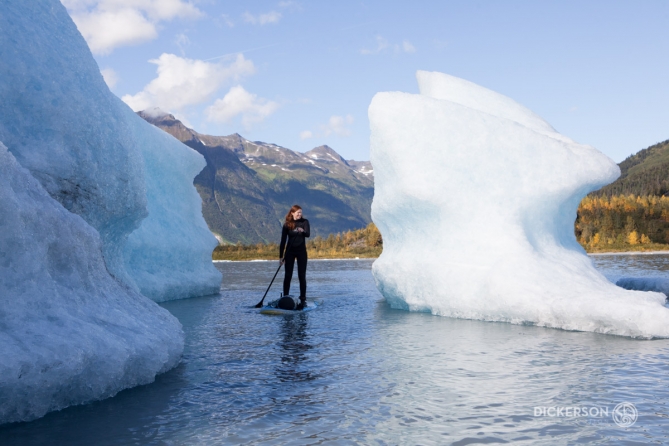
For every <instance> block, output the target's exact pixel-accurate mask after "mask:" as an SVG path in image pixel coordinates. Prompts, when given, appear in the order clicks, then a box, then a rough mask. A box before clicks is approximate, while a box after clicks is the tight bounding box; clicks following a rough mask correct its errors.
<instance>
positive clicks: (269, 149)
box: [137, 109, 374, 244]
mask: <svg viewBox="0 0 669 446" xmlns="http://www.w3.org/2000/svg"><path fill="white" fill-rule="evenodd" d="M137 114H138V115H139V116H140V117H142V118H143V119H144V120H146V121H147V122H149V123H151V124H153V125H154V126H156V127H158V128H160V129H162V130H164V131H165V132H167V133H169V134H171V135H172V136H174V137H175V138H177V139H178V140H180V141H181V142H183V143H184V144H186V145H187V146H189V147H191V148H193V149H194V150H196V151H198V152H199V153H200V154H202V155H203V156H204V158H205V160H206V162H207V166H206V167H205V168H204V169H203V171H202V172H201V173H200V174H199V175H197V176H196V178H195V180H194V184H195V187H196V189H197V191H198V193H199V194H200V196H201V198H202V213H203V215H204V217H205V221H206V222H207V224H208V225H209V228H210V229H211V231H212V232H213V233H214V235H216V237H217V238H218V239H219V242H220V243H224V244H234V243H237V242H241V243H244V244H249V243H258V242H270V241H276V240H277V239H278V237H280V233H281V225H282V222H283V220H284V218H285V213H286V212H287V210H288V209H289V208H290V206H292V205H293V204H295V203H299V204H300V205H301V206H302V207H304V208H305V216H306V217H307V218H309V220H310V222H311V224H312V233H313V235H321V236H327V235H328V234H331V233H337V232H343V231H347V230H352V229H358V228H362V227H365V226H366V225H367V224H369V223H370V222H371V201H372V197H373V194H374V177H373V169H372V167H371V163H370V162H369V161H355V160H345V159H344V158H343V157H341V155H339V154H338V153H337V152H336V151H335V150H334V149H332V148H331V147H329V146H319V147H315V148H314V149H312V150H310V151H308V152H306V153H300V152H295V151H293V150H291V149H288V148H285V147H282V146H279V145H277V144H272V143H265V142H262V141H249V140H247V139H245V138H244V137H242V136H241V135H239V134H238V133H233V134H231V135H227V136H214V135H206V134H201V133H199V132H197V131H195V130H193V129H190V128H188V127H187V126H185V125H184V124H183V123H182V122H181V121H179V120H178V119H176V118H175V117H174V116H173V115H171V114H169V113H165V112H163V111H161V110H159V109H152V110H146V111H140V112H138V113H137Z"/></svg>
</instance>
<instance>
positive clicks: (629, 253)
mask: <svg viewBox="0 0 669 446" xmlns="http://www.w3.org/2000/svg"><path fill="white" fill-rule="evenodd" d="M656 254H669V250H667V251H608V252H589V253H588V255H589V256H634V255H642V256H649V255H656Z"/></svg>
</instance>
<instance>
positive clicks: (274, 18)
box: [242, 11, 281, 25]
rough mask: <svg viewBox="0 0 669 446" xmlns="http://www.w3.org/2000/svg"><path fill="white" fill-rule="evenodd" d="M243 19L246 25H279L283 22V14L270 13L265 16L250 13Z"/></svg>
mask: <svg viewBox="0 0 669 446" xmlns="http://www.w3.org/2000/svg"><path fill="white" fill-rule="evenodd" d="M242 17H243V18H244V21H245V22H246V23H251V24H252V25H267V24H268V23H278V22H279V20H281V13H280V12H276V11H270V12H268V13H265V14H258V15H253V14H251V13H250V12H245V13H244V15H243V16H242Z"/></svg>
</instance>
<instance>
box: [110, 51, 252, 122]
mask: <svg viewBox="0 0 669 446" xmlns="http://www.w3.org/2000/svg"><path fill="white" fill-rule="evenodd" d="M149 62H150V63H152V64H155V65H157V66H158V68H157V70H156V71H157V73H158V76H157V77H156V78H155V79H153V80H152V81H151V82H149V83H148V84H147V85H146V86H145V87H144V89H143V90H142V91H140V92H139V93H137V94H135V95H125V96H123V98H122V99H123V101H124V102H125V103H126V104H128V105H129V106H130V108H132V109H133V110H135V111H139V110H145V109H147V108H150V107H160V108H162V109H164V110H167V111H169V112H170V113H175V112H179V111H180V110H182V109H183V108H184V107H187V106H189V105H195V104H200V103H202V102H205V101H207V100H208V99H210V98H211V96H212V95H213V94H214V93H216V91H218V89H219V88H221V87H222V86H223V85H224V84H226V83H227V84H229V83H232V82H238V81H239V80H240V79H242V78H243V77H244V76H249V75H251V74H253V73H254V72H255V67H254V65H253V62H252V61H250V60H247V59H245V58H244V56H243V55H242V54H239V55H238V56H237V58H236V59H235V60H234V61H232V62H231V63H229V64H225V62H218V63H212V62H205V61H202V60H193V59H186V58H183V57H179V56H176V55H174V54H162V55H161V56H160V57H159V58H158V59H152V60H150V61H149Z"/></svg>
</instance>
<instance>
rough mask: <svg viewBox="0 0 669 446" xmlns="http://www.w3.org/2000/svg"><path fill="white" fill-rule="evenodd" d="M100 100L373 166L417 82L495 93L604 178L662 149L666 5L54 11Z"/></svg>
mask: <svg viewBox="0 0 669 446" xmlns="http://www.w3.org/2000/svg"><path fill="white" fill-rule="evenodd" d="M62 2H63V4H65V6H66V7H67V8H68V11H69V12H70V15H71V16H72V17H73V19H74V20H75V23H77V26H78V27H79V29H80V31H81V32H82V34H83V35H84V37H85V38H86V40H87V41H88V43H89V46H90V47H91V50H92V51H93V54H94V56H95V58H96V60H97V62H98V64H99V66H100V68H101V70H102V71H103V73H104V74H105V77H106V80H107V81H108V84H109V85H110V87H111V89H112V91H113V92H114V93H115V94H117V95H118V96H119V97H121V98H123V99H124V100H125V101H126V102H127V103H128V104H129V105H131V106H132V107H133V108H135V109H141V108H147V107H152V106H158V107H160V108H162V109H164V110H165V111H168V112H171V113H173V114H175V115H176V116H177V117H179V118H180V119H183V120H184V121H185V122H186V123H187V125H189V126H191V127H193V128H194V129H195V130H197V131H199V132H201V133H207V134H212V135H227V134H230V133H234V132H237V133H240V134H241V135H242V136H244V137H245V138H247V139H250V140H259V141H265V142H272V143H276V144H279V145H282V146H284V147H288V148H290V149H293V150H297V151H301V152H304V151H307V150H309V149H311V148H313V147H316V146H318V145H321V144H327V145H329V146H331V147H333V148H334V149H335V150H336V151H337V152H339V153H340V154H342V155H343V156H344V157H345V158H347V159H357V160H367V159H369V124H368V120H367V107H368V106H369V103H370V101H371V99H372V97H373V96H374V94H375V93H377V92H379V91H405V92H409V93H417V92H418V88H417V85H416V81H415V72H416V70H430V71H441V72H444V73H448V74H451V75H454V76H458V77H462V78H464V79H467V80H469V81H472V82H475V83H477V84H479V85H482V86H484V87H487V88H490V89H492V90H494V91H497V92H499V93H502V94H504V95H507V96H509V97H511V98H512V99H514V100H516V101H517V102H519V103H521V104H523V105H525V106H526V107H528V108H530V109H531V110H533V111H534V112H536V113H537V114H539V115H540V116H541V117H543V118H544V119H545V120H546V121H548V122H549V123H550V124H551V125H553V127H555V128H556V130H558V131H559V132H560V133H563V134H564V135H566V136H569V137H570V138H572V139H574V140H576V141H578V142H581V143H585V144H590V145H593V146H594V147H596V148H597V149H599V150H601V151H602V152H604V153H605V154H607V155H608V156H610V157H611V158H612V159H614V160H615V161H616V162H620V161H622V160H623V159H624V158H625V157H627V156H628V155H630V154H632V153H635V152H637V151H638V150H640V149H643V148H645V147H648V146H649V145H652V144H654V143H656V142H659V141H664V140H666V139H669V86H668V85H667V80H669V36H667V31H666V27H667V23H669V2H667V1H635V2H632V1H629V2H616V1H573V2H571V1H560V2H557V1H555V2H552V1H474V0H472V1H411V2H381V1H372V2H357V1H338V2H306V1H249V2H221V1H214V0H200V1H196V0H192V1H190V2H189V1H185V0H62Z"/></svg>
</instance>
